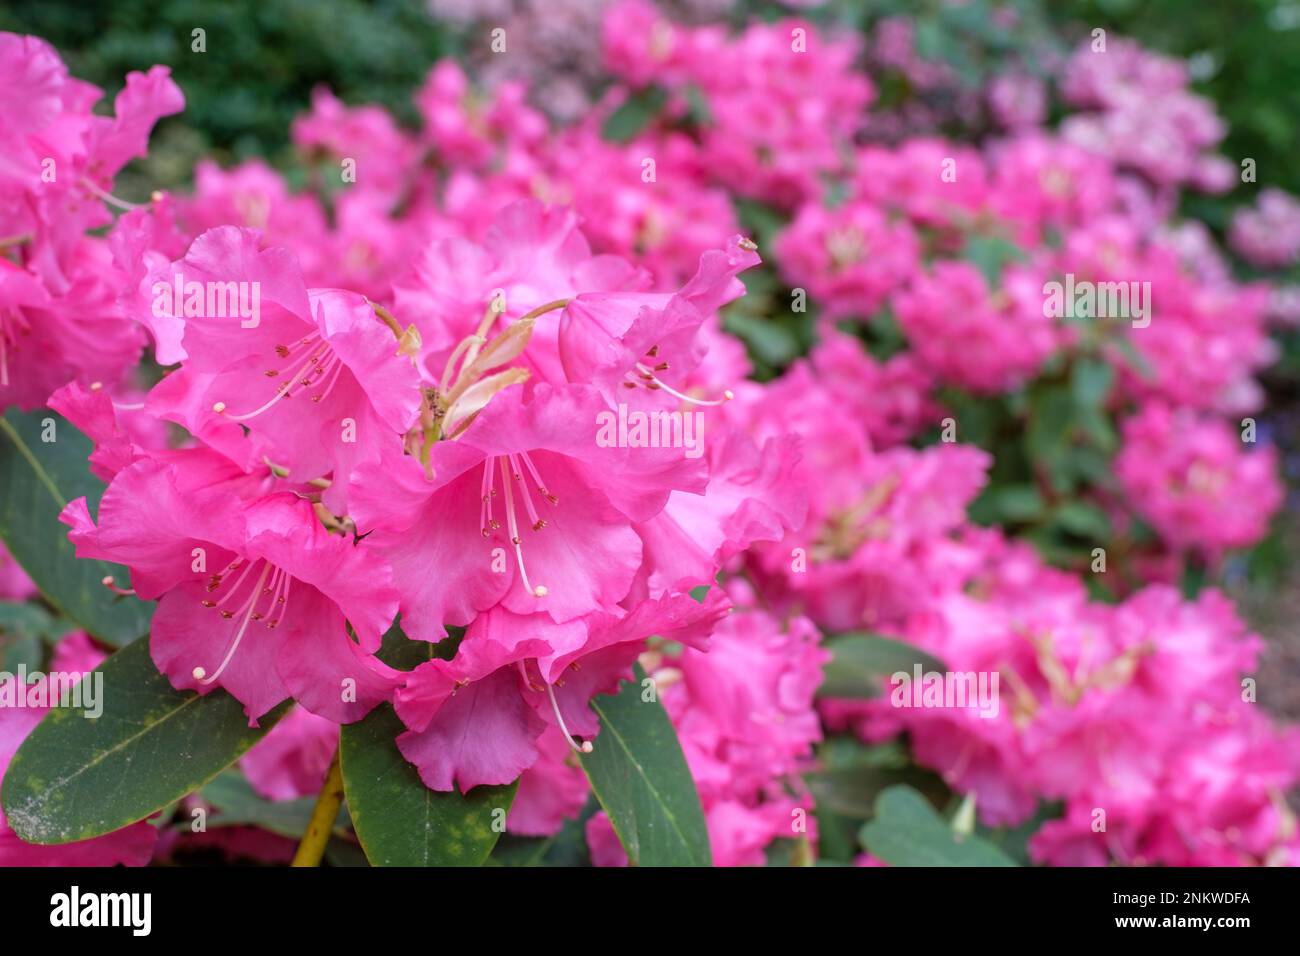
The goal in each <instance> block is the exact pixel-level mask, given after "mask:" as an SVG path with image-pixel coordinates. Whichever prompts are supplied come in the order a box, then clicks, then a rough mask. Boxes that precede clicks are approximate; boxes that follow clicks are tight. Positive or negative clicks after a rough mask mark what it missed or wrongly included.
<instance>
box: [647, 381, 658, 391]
mask: <svg viewBox="0 0 1300 956" xmlns="http://www.w3.org/2000/svg"><path fill="white" fill-rule="evenodd" d="M646 388H648V389H651V390H653V391H656V392H657V391H659V383H658V382H651V383H650V384H649V385H647V386H646Z"/></svg>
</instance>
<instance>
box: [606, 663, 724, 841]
mask: <svg viewBox="0 0 1300 956" xmlns="http://www.w3.org/2000/svg"><path fill="white" fill-rule="evenodd" d="M634 672H635V674H636V680H635V681H629V682H626V683H624V684H623V686H622V687H621V688H620V689H619V692H618V693H617V694H614V695H602V696H599V697H596V698H594V699H593V700H592V702H591V709H592V710H594V711H595V712H596V716H598V717H599V718H600V736H599V737H598V738H597V739H596V744H595V749H594V750H593V751H592V752H591V753H589V754H586V755H584V756H583V758H582V766H583V769H584V770H586V771H587V778H588V779H589V780H590V781H591V789H592V790H593V791H595V794H596V799H597V800H599V801H600V805H601V806H602V807H604V808H605V812H606V813H607V814H609V819H610V822H611V823H613V824H614V832H615V833H617V834H618V838H619V840H620V842H622V844H623V849H624V850H626V851H627V856H628V859H629V860H630V861H631V862H632V864H633V865H634V866H709V865H710V863H711V862H712V856H711V854H710V851H709V831H708V829H707V828H706V827H705V825H704V811H703V810H702V809H701V808H700V795H699V793H697V792H696V790H695V780H694V779H693V778H692V777H691V772H690V769H689V768H688V767H687V766H686V757H685V756H684V755H683V754H682V746H681V744H680V743H678V741H677V731H676V730H674V729H673V725H672V721H670V720H669V719H668V714H667V712H665V711H664V708H663V704H661V703H659V701H658V700H657V699H654V700H649V701H647V700H643V699H642V686H643V685H642V681H644V680H645V672H644V671H643V670H641V668H640V666H639V665H638V666H636V667H635V668H634Z"/></svg>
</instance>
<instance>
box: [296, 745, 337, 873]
mask: <svg viewBox="0 0 1300 956" xmlns="http://www.w3.org/2000/svg"><path fill="white" fill-rule="evenodd" d="M342 805H343V767H342V765H341V764H340V763H339V751H338V749H337V748H336V749H335V750H334V759H333V760H331V761H330V769H329V772H328V773H327V774H325V783H324V784H323V785H322V786H321V788H320V793H319V794H318V795H317V797H316V807H315V809H313V810H312V812H311V822H310V823H309V824H307V832H306V833H304V834H303V835H302V841H301V842H300V843H299V844H298V851H297V852H296V853H294V855H293V862H292V863H291V864H289V865H290V866H320V861H321V857H323V856H324V855H325V845H326V844H327V843H329V841H330V834H331V833H332V832H333V830H334V821H335V820H336V819H338V815H339V807H341V806H342Z"/></svg>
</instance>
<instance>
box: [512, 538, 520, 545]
mask: <svg viewBox="0 0 1300 956" xmlns="http://www.w3.org/2000/svg"><path fill="white" fill-rule="evenodd" d="M510 543H511V544H519V538H518V537H514V538H511V539H510Z"/></svg>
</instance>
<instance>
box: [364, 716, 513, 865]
mask: <svg viewBox="0 0 1300 956" xmlns="http://www.w3.org/2000/svg"><path fill="white" fill-rule="evenodd" d="M404 730H406V728H405V726H403V724H402V722H401V720H400V719H398V717H397V714H395V713H394V712H393V708H392V705H391V704H381V705H380V706H378V707H376V708H375V709H374V710H373V711H371V713H370V715H369V716H368V717H366V718H365V719H364V720H360V721H358V722H357V723H355V724H346V725H344V727H343V730H342V733H341V734H340V738H339V752H340V755H341V760H342V765H343V791H344V793H345V794H346V796H347V800H348V809H349V810H350V811H351V812H352V825H353V826H354V827H355V828H356V831H357V838H358V839H359V840H360V841H361V846H362V848H363V849H364V850H365V851H366V857H367V858H368V859H369V860H370V863H371V865H373V866H482V865H483V863H484V862H485V861H486V860H487V858H488V856H489V855H490V854H491V853H492V848H493V847H494V846H495V845H496V842H497V838H498V837H499V836H500V835H501V834H500V832H499V830H498V829H497V828H496V827H494V826H493V824H494V823H496V824H498V825H500V824H501V823H503V822H504V820H505V814H506V813H507V812H508V811H509V809H510V804H511V802H512V801H513V800H514V798H515V788H516V787H517V786H518V782H517V781H516V782H515V783H512V784H508V785H505V786H499V787H475V788H474V789H473V790H471V791H470V792H469V793H468V794H462V793H460V792H459V791H454V790H453V791H450V792H446V793H444V792H441V791H438V790H430V789H429V788H428V787H426V786H425V785H424V782H423V781H422V780H421V779H420V775H419V774H418V773H416V770H415V767H413V766H411V764H409V763H407V762H406V758H405V757H403V756H402V753H401V751H399V750H398V749H397V743H396V737H397V735H398V734H400V733H402V732H403V731H404ZM497 811H500V813H499V814H497V813H496V812H497Z"/></svg>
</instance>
